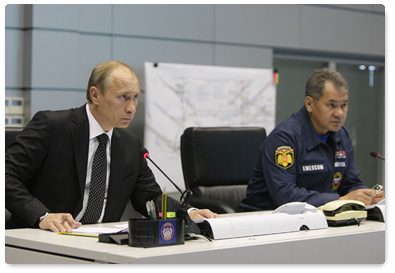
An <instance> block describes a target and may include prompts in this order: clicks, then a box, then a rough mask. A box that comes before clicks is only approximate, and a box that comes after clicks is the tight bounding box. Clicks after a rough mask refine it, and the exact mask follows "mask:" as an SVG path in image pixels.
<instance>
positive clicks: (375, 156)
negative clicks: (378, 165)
mask: <svg viewBox="0 0 395 273" xmlns="http://www.w3.org/2000/svg"><path fill="white" fill-rule="evenodd" d="M370 155H371V156H372V157H374V158H380V159H381V160H384V161H385V159H384V157H382V156H381V155H380V154H379V153H377V152H375V151H371V152H370Z"/></svg>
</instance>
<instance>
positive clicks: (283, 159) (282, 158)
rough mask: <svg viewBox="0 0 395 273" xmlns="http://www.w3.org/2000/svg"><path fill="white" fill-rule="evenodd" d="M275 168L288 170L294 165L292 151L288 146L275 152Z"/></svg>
mask: <svg viewBox="0 0 395 273" xmlns="http://www.w3.org/2000/svg"><path fill="white" fill-rule="evenodd" d="M275 160H276V164H277V166H279V167H281V168H283V169H288V168H290V167H292V165H293V164H294V150H293V149H292V148H291V147H289V146H281V147H278V148H277V150H276V152H275Z"/></svg>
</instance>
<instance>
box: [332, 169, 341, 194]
mask: <svg viewBox="0 0 395 273" xmlns="http://www.w3.org/2000/svg"><path fill="white" fill-rule="evenodd" d="M341 182H342V174H341V173H340V172H336V173H335V174H334V176H333V182H332V189H333V190H334V191H335V190H337V188H338V187H339V186H340V183H341Z"/></svg>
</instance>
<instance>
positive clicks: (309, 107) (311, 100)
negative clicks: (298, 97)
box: [304, 96, 314, 113]
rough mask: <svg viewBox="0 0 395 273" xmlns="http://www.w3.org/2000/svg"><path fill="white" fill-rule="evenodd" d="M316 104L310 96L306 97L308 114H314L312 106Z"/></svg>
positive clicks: (305, 102)
mask: <svg viewBox="0 0 395 273" xmlns="http://www.w3.org/2000/svg"><path fill="white" fill-rule="evenodd" d="M313 103H314V99H313V98H312V97H310V96H306V97H305V99H304V105H305V106H306V109H307V112H309V113H311V112H313V108H312V105H313Z"/></svg>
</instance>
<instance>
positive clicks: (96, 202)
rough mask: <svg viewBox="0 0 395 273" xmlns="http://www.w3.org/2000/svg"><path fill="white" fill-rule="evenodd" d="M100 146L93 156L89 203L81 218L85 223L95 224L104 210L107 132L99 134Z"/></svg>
mask: <svg viewBox="0 0 395 273" xmlns="http://www.w3.org/2000/svg"><path fill="white" fill-rule="evenodd" d="M97 140H99V147H97V149H96V152H95V155H94V157H93V164H92V174H91V184H90V188H89V197H88V205H87V207H86V211H85V214H84V216H83V217H82V219H81V223H83V224H94V223H97V221H98V220H99V218H100V215H101V213H102V210H103V202H104V194H105V191H106V180H107V153H106V148H107V140H108V136H107V135H106V134H101V135H100V136H97Z"/></svg>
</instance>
